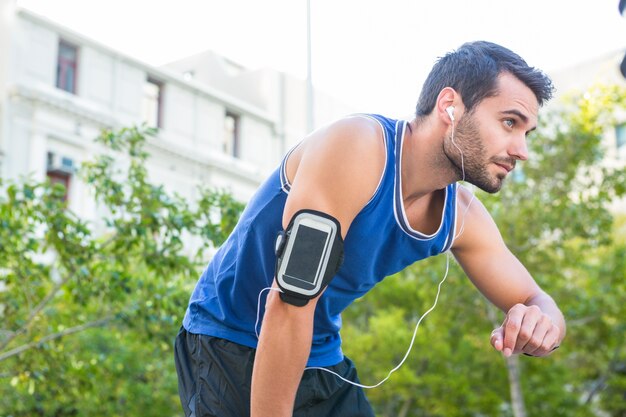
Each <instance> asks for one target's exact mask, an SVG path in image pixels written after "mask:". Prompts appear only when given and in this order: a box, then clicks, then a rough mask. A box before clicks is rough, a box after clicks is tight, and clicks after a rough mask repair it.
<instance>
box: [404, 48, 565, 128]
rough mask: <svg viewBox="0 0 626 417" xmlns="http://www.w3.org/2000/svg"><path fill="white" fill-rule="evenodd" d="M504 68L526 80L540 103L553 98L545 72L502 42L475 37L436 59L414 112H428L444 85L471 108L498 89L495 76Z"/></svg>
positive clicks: (466, 107)
mask: <svg viewBox="0 0 626 417" xmlns="http://www.w3.org/2000/svg"><path fill="white" fill-rule="evenodd" d="M503 72H508V73H510V74H512V75H514V76H515V77H517V78H518V79H519V80H520V81H522V82H523V83H524V84H526V86H527V87H528V88H530V89H531V91H532V92H533V93H534V94H535V97H537V102H538V103H539V105H540V106H541V105H543V103H544V102H545V101H548V100H550V98H552V93H553V91H554V87H553V85H552V80H550V78H549V77H548V76H547V75H546V74H544V73H543V72H542V71H540V70H539V69H536V68H533V67H531V66H529V65H528V64H527V63H526V61H524V60H523V59H522V58H521V57H520V56H519V55H517V54H516V53H515V52H513V51H511V50H509V49H507V48H505V47H503V46H500V45H497V44H495V43H491V42H486V41H477V42H468V43H465V44H463V45H462V46H461V47H460V48H459V49H457V50H456V51H452V52H449V53H447V54H446V55H445V56H444V57H442V58H439V59H438V60H437V62H436V63H435V65H434V66H433V68H432V70H431V71H430V74H428V77H427V78H426V81H425V82H424V86H423V87H422V92H421V93H420V97H419V100H418V101H417V107H416V111H415V113H416V115H417V117H423V116H426V115H428V114H430V113H431V112H432V111H433V109H434V107H435V102H436V101H437V96H438V95H439V93H440V92H441V90H443V89H444V88H445V87H452V88H454V89H455V90H456V91H457V92H458V93H459V94H460V95H461V98H462V100H463V104H464V105H465V109H466V110H467V111H472V110H473V108H474V107H475V106H476V105H478V104H479V103H480V102H481V101H482V100H483V99H485V98H487V97H492V96H495V95H496V94H497V93H498V91H497V87H498V76H499V75H500V74H501V73H503Z"/></svg>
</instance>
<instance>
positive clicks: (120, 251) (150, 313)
mask: <svg viewBox="0 0 626 417" xmlns="http://www.w3.org/2000/svg"><path fill="white" fill-rule="evenodd" d="M154 133H155V131H154V130H152V129H147V128H137V127H134V128H125V129H121V130H119V131H116V132H112V131H107V132H103V133H102V135H101V136H100V137H99V138H98V139H97V142H98V143H100V144H102V145H104V146H105V148H106V149H107V151H106V152H105V154H103V155H100V156H98V157H97V158H95V160H94V161H92V162H88V163H85V164H84V165H83V167H82V168H81V171H80V177H81V178H82V179H83V181H85V183H86V184H87V186H88V187H89V189H90V191H91V193H92V194H93V195H94V197H95V199H96V200H97V202H98V204H99V207H101V208H104V209H105V210H104V211H106V213H107V214H106V215H104V216H103V218H102V219H99V221H98V222H96V223H88V222H86V221H84V220H83V219H81V218H79V217H78V216H76V215H75V214H74V213H72V212H71V211H69V210H68V209H67V207H66V203H65V202H64V201H63V195H64V193H65V190H64V189H63V187H62V186H59V185H51V184H50V183H33V182H32V181H29V180H24V181H20V182H5V183H3V184H0V186H1V189H2V194H0V319H1V320H0V323H1V325H0V415H2V416H15V417H17V416H32V415H41V416H100V415H107V416H138V415H142V416H164V415H178V414H179V413H180V405H179V403H178V399H177V389H176V377H175V371H174V369H173V359H172V343H173V337H174V336H175V334H176V331H177V329H178V327H179V326H180V323H181V319H182V314H183V313H184V311H185V307H186V303H187V299H188V297H189V293H190V291H191V287H190V285H191V284H192V283H193V282H195V280H196V279H197V275H198V273H199V271H200V268H201V267H202V266H203V265H204V263H205V262H206V259H208V257H209V253H208V250H209V249H210V248H211V247H215V246H216V245H219V244H220V243H221V242H223V241H224V239H225V238H226V237H227V236H228V234H229V233H230V231H231V229H232V228H233V226H234V225H235V223H236V221H237V219H238V216H239V214H240V212H241V210H242V208H243V206H242V204H240V203H238V202H236V201H234V200H233V199H232V198H231V197H230V196H229V195H228V194H227V193H225V192H221V191H214V190H209V189H205V188H203V189H201V190H200V192H199V195H200V197H199V198H198V199H197V201H194V202H188V201H185V199H183V198H182V197H180V196H179V195H177V194H171V193H168V192H166V190H165V189H164V188H163V187H162V186H159V185H154V184H151V183H150V182H149V179H148V172H147V170H146V161H147V160H148V154H147V152H146V151H145V143H146V140H147V137H149V136H152V135H154ZM185 242H192V243H193V247H194V248H195V249H193V250H192V249H190V248H189V247H187V248H185Z"/></svg>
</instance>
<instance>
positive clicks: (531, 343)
mask: <svg viewBox="0 0 626 417" xmlns="http://www.w3.org/2000/svg"><path fill="white" fill-rule="evenodd" d="M552 327H553V324H552V320H550V319H549V318H548V317H547V316H541V317H540V318H539V321H537V322H536V325H535V327H534V329H533V332H532V334H531V336H530V337H529V338H528V340H526V342H525V343H524V344H523V345H522V346H521V348H520V349H519V350H520V351H521V352H524V353H530V354H531V355H537V354H538V353H537V351H538V350H540V349H542V348H543V347H545V344H546V343H548V340H546V335H547V334H548V332H549V331H550V329H551V328H552ZM519 342H521V340H519Z"/></svg>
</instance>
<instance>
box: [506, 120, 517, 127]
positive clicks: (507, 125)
mask: <svg viewBox="0 0 626 417" xmlns="http://www.w3.org/2000/svg"><path fill="white" fill-rule="evenodd" d="M504 124H505V125H506V127H508V128H512V127H513V126H515V120H513V119H505V120H504Z"/></svg>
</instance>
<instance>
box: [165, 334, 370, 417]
mask: <svg viewBox="0 0 626 417" xmlns="http://www.w3.org/2000/svg"><path fill="white" fill-rule="evenodd" d="M254 354H255V349H252V348H249V347H246V346H241V345H239V344H236V343H233V342H230V341H228V340H225V339H220V338H217V337H211V336H205V335H199V334H193V333H189V332H187V331H186V330H185V329H184V328H181V329H180V332H179V333H178V336H177V337H176V343H175V346H174V355H175V361H176V372H177V373H178V392H179V395H180V400H181V403H182V406H183V409H184V411H185V416H187V417H213V416H215V417H217V416H219V417H246V416H249V415H250V385H251V380H252V365H253V363H254ZM329 369H331V370H332V371H334V372H336V373H338V374H339V375H341V376H343V377H344V378H346V379H348V380H350V381H355V382H358V378H357V374H356V368H355V367H354V365H353V363H352V361H350V359H348V358H344V360H343V361H342V362H341V363H339V364H337V365H335V366H332V367H329ZM293 415H294V417H317V416H320V417H333V416H341V417H373V416H374V411H373V410H372V407H371V406H370V404H369V402H368V401H367V398H366V397H365V394H364V393H363V390H362V389H361V388H359V387H355V386H354V385H351V384H348V383H347V382H344V381H342V380H340V379H339V378H337V377H336V376H334V375H332V374H329V373H328V372H324V371H320V370H308V371H305V372H304V375H303V376H302V381H301V382H300V386H299V387H298V392H297V394H296V400H295V405H294V413H293Z"/></svg>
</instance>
